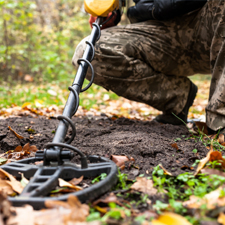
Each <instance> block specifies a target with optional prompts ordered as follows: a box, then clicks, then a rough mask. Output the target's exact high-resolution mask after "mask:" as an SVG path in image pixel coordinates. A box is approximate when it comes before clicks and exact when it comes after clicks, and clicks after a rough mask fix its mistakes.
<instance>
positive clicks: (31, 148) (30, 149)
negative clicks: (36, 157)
mask: <svg viewBox="0 0 225 225" xmlns="http://www.w3.org/2000/svg"><path fill="white" fill-rule="evenodd" d="M29 151H30V152H36V151H38V149H37V147H36V146H35V145H31V146H30V148H29Z"/></svg>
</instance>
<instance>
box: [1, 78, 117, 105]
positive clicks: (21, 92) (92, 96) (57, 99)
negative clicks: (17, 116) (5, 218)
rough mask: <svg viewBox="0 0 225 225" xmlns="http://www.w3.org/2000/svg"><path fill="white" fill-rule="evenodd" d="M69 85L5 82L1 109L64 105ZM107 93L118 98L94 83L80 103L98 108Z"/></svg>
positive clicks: (62, 83)
mask: <svg viewBox="0 0 225 225" xmlns="http://www.w3.org/2000/svg"><path fill="white" fill-rule="evenodd" d="M71 81H72V79H71ZM87 84H88V81H85V82H84V86H85V85H87ZM68 86H70V84H69V83H65V82H61V83H57V82H50V83H47V84H41V85H35V84H33V83H28V84H15V85H12V86H7V85H6V83H3V85H0V109H1V108H9V107H13V106H20V107H22V106H23V105H24V104H30V105H31V106H32V107H48V106H51V105H57V106H64V105H65V103H66V100H67V97H68V95H69V90H68ZM106 95H107V99H108V98H109V99H118V96H117V95H116V94H114V93H112V92H107V91H106V90H105V89H103V88H101V87H99V86H97V85H94V84H93V85H92V86H91V88H90V89H88V90H87V91H86V92H84V93H82V94H81V97H80V105H81V106H82V107H84V108H86V109H90V108H92V107H94V108H98V106H99V105H101V104H104V98H105V97H106Z"/></svg>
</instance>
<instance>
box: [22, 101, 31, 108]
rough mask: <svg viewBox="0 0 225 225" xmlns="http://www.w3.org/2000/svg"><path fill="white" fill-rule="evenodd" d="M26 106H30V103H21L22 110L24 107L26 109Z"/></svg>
mask: <svg viewBox="0 0 225 225" xmlns="http://www.w3.org/2000/svg"><path fill="white" fill-rule="evenodd" d="M28 105H31V103H30V102H25V103H23V105H22V106H21V107H22V108H25V107H27V106H28Z"/></svg>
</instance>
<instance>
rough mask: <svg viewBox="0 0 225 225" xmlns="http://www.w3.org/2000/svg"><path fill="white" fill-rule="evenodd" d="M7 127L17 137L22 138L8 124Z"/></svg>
mask: <svg viewBox="0 0 225 225" xmlns="http://www.w3.org/2000/svg"><path fill="white" fill-rule="evenodd" d="M8 128H9V129H10V130H11V131H12V132H13V133H14V134H15V135H16V137H18V138H19V139H23V136H21V135H19V134H18V133H16V131H14V130H13V129H12V128H11V127H10V126H8Z"/></svg>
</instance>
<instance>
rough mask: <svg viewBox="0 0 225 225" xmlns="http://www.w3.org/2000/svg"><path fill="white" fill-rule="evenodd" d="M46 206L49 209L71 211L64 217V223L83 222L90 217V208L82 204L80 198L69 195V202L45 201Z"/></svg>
mask: <svg viewBox="0 0 225 225" xmlns="http://www.w3.org/2000/svg"><path fill="white" fill-rule="evenodd" d="M45 206H46V207H48V208H65V209H69V210H70V211H69V213H67V215H64V223H65V224H68V223H69V222H83V221H85V220H86V217H87V216H88V215H89V206H88V205H86V204H81V203H80V201H79V200H78V198H77V197H76V196H74V195H69V197H68V200H67V202H62V201H53V200H48V201H45Z"/></svg>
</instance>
